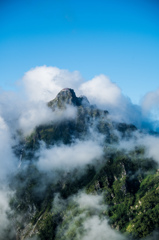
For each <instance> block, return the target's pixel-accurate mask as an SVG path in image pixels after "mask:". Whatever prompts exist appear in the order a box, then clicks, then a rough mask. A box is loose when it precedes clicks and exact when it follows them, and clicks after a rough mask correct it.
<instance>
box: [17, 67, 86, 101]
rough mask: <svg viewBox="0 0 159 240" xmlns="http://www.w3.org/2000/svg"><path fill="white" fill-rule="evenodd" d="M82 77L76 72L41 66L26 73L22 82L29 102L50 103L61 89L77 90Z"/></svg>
mask: <svg viewBox="0 0 159 240" xmlns="http://www.w3.org/2000/svg"><path fill="white" fill-rule="evenodd" d="M81 81H83V80H82V77H81V76H80V74H79V72H78V71H74V72H69V71H68V70H63V69H59V68H57V67H47V66H41V67H36V68H34V69H31V70H30V71H28V72H26V73H25V75H24V77H23V79H22V82H23V85H24V89H25V91H26V94H27V96H28V99H29V100H30V101H36V102H37V101H44V102H47V101H50V100H52V99H53V98H55V97H56V95H57V94H58V92H59V91H61V89H63V88H66V87H69V88H73V89H77V88H78V86H79V85H80V83H81Z"/></svg>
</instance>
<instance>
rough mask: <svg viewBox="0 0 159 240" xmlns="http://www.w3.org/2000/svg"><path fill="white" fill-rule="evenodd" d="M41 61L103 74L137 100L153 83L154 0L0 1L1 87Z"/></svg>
mask: <svg viewBox="0 0 159 240" xmlns="http://www.w3.org/2000/svg"><path fill="white" fill-rule="evenodd" d="M41 65H47V66H57V67H59V68H62V69H68V70H70V71H74V70H78V71H80V73H81V74H82V76H83V77H84V78H85V79H86V80H89V79H91V78H93V77H94V76H95V75H98V74H101V73H103V74H105V75H107V76H109V77H110V79H111V80H112V81H113V82H115V83H116V84H117V85H118V86H119V87H120V88H121V89H122V91H123V93H124V94H125V95H128V96H129V97H130V98H131V99H132V101H133V102H135V103H137V102H138V101H139V99H140V97H142V96H143V95H144V94H145V93H146V92H148V91H151V90H156V89H157V88H158V87H159V3H158V1H157V0H138V1H137V0H128V1H127V0H109V1H108V0H94V1H93V0H92V1H89V0H85V1H84V0H80V1H79V0H1V1H0V85H1V87H2V88H4V89H12V88H14V83H15V81H17V80H19V79H20V78H21V77H22V76H23V74H24V73H25V72H26V71H28V70H30V69H31V68H34V67H36V66H41Z"/></svg>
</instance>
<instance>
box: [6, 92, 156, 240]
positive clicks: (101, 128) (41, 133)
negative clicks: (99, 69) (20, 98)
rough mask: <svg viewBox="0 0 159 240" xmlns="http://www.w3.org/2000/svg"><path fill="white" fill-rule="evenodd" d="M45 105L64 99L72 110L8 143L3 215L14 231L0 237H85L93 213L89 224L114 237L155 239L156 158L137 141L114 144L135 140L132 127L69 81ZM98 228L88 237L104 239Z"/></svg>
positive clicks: (61, 105) (62, 105)
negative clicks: (10, 167) (9, 193)
mask: <svg viewBox="0 0 159 240" xmlns="http://www.w3.org/2000/svg"><path fill="white" fill-rule="evenodd" d="M84 101H85V102H84ZM47 106H48V107H49V108H51V109H52V112H53V113H56V114H58V111H62V112H65V111H67V108H68V106H72V107H75V108H76V114H75V116H74V118H67V119H61V120H60V121H56V122H49V123H48V124H44V125H39V126H37V127H36V128H35V130H34V132H33V133H32V134H31V135H29V136H27V137H26V138H25V139H23V146H22V147H19V146H20V145H19V146H18V147H19V149H20V151H19V152H18V151H17V152H16V151H15V152H16V155H17V156H18V157H20V156H21V165H20V167H19V169H18V172H17V173H16V174H15V176H14V177H13V179H12V181H11V183H10V187H11V189H12V190H13V192H14V195H13V197H12V198H11V199H10V208H11V212H10V213H9V215H8V216H9V219H11V220H10V224H11V225H10V226H9V227H10V229H12V228H13V229H14V233H15V234H13V237H10V238H9V236H8V235H7V231H6V233H5V234H6V235H5V238H4V239H11V240H14V239H16V240H17V239H18V240H28V239H29V240H30V239H32V238H34V237H35V238H36V239H38V240H61V239H62V240H81V239H82V240H83V239H85V237H86V236H87V237H88V239H91V238H90V237H89V236H90V235H89V234H91V231H93V229H92V227H91V225H90V228H88V227H87V223H90V222H91V221H96V225H95V229H96V228H97V232H98V231H99V230H98V227H99V225H100V224H102V226H103V228H107V227H108V231H112V232H111V234H112V235H111V236H114V234H116V235H115V238H114V239H115V240H116V239H122V240H125V239H127V238H129V239H130V238H132V239H143V238H145V237H147V236H149V239H154V240H155V238H154V236H153V231H155V230H157V229H158V228H159V221H158V218H157V214H158V213H159V191H158V184H159V180H158V179H159V175H158V174H159V172H158V164H157V163H156V162H155V161H154V159H152V158H150V157H148V156H147V155H146V149H145V147H144V146H143V145H139V144H137V145H134V147H132V148H131V149H123V148H121V147H119V145H120V143H121V142H122V141H126V142H127V143H129V141H130V142H131V140H133V141H134V142H135V141H136V140H137V134H136V133H138V130H137V128H136V127H135V126H134V125H133V124H126V123H118V122H114V121H112V120H111V119H110V117H109V113H108V111H106V110H101V109H98V108H97V107H96V106H92V105H91V104H90V103H89V102H88V100H87V98H86V97H77V96H76V94H75V92H74V90H73V89H69V88H65V89H63V90H62V91H60V92H59V93H58V94H57V96H56V98H55V99H53V100H51V101H50V102H49V103H47ZM57 110H58V111H57ZM62 116H64V115H62ZM138 134H139V133H138ZM99 199H100V201H102V204H101V203H100V201H99ZM87 201H88V202H89V204H86V203H87ZM101 206H102V207H101ZM95 219H96V220H95ZM99 222H100V224H99ZM11 226H12V227H11ZM113 229H116V230H117V231H118V232H120V233H121V234H124V235H118V234H119V233H116V232H115V231H114V230H113ZM104 234H106V233H105V231H103V232H102V231H100V236H96V239H97V237H98V239H99V240H102V239H105V238H104ZM125 234H126V235H128V237H126V236H125ZM156 234H158V233H157V232H156ZM6 236H7V237H6ZM157 236H158V235H157ZM112 239H113V237H112Z"/></svg>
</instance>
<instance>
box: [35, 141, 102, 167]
mask: <svg viewBox="0 0 159 240" xmlns="http://www.w3.org/2000/svg"><path fill="white" fill-rule="evenodd" d="M38 155H39V161H38V163H37V164H38V168H39V169H41V170H42V171H50V170H55V169H62V170H71V169H74V168H76V167H82V166H85V165H86V164H90V163H93V160H96V159H100V158H101V157H102V156H103V147H102V146H101V145H100V142H97V141H92V140H86V141H76V142H75V143H72V144H71V145H64V144H61V145H55V146H53V147H51V148H49V149H47V148H46V147H45V145H44V146H42V147H41V149H40V151H39V153H38Z"/></svg>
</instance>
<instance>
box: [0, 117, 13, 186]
mask: <svg viewBox="0 0 159 240" xmlns="http://www.w3.org/2000/svg"><path fill="white" fill-rule="evenodd" d="M12 144H13V142H12V139H11V135H10V132H9V128H8V126H7V124H6V123H5V121H4V120H3V118H1V117H0V180H1V181H4V180H6V179H7V177H8V175H10V174H11V173H13V172H14V171H15V169H16V167H17V166H16V164H17V160H16V158H15V156H14V155H13V152H12Z"/></svg>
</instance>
